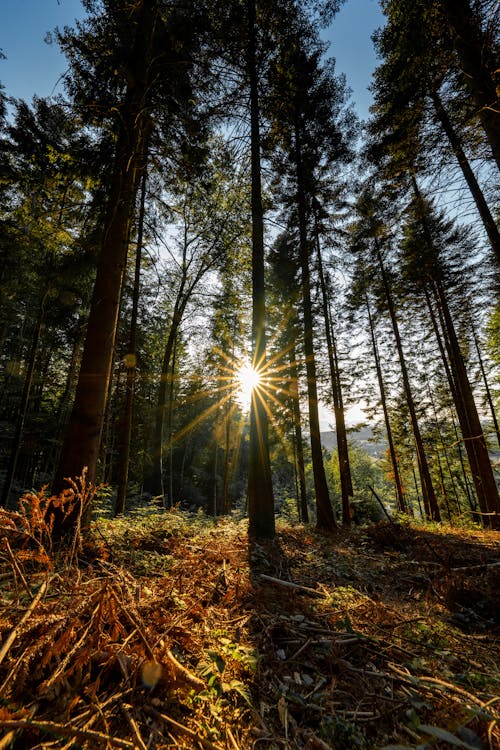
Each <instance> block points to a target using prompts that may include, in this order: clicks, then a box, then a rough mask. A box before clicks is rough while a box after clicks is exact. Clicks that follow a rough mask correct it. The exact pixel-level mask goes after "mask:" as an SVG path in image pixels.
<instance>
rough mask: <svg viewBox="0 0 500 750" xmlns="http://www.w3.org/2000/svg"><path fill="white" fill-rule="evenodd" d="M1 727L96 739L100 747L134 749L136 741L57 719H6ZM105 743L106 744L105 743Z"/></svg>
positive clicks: (1, 723)
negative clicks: (78, 726) (58, 721)
mask: <svg viewBox="0 0 500 750" xmlns="http://www.w3.org/2000/svg"><path fill="white" fill-rule="evenodd" d="M0 727H4V728H5V729H39V730H40V731H41V732H49V733H51V734H56V735H62V736H63V737H74V738H76V739H82V740H94V742H99V743H101V744H100V747H106V744H108V743H109V744H110V745H115V747H124V748H132V750H133V749H134V743H133V742H129V741H128V740H122V739H120V738H119V737H112V736H111V735H110V734H104V733H103V732H97V731H95V730H93V729H77V727H72V726H68V725H67V724H58V723H57V722H55V721H32V720H31V719H25V720H24V721H23V720H22V719H6V720H4V721H0ZM103 743H104V744H103Z"/></svg>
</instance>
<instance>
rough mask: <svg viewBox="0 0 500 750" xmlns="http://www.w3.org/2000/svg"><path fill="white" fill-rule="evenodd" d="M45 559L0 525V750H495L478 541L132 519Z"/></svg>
mask: <svg viewBox="0 0 500 750" xmlns="http://www.w3.org/2000/svg"><path fill="white" fill-rule="evenodd" d="M35 520H36V519H35ZM44 534H45V535H44ZM42 545H43V546H42ZM49 546H50V539H49V535H47V534H46V533H45V532H42V531H40V524H39V523H38V525H37V523H35V521H34V520H33V517H32V518H31V519H30V518H29V517H28V514H27V511H26V510H25V511H24V512H23V513H17V514H16V513H13V512H7V511H2V512H1V517H0V634H1V643H0V750H4V749H6V748H9V747H12V748H17V749H19V748H23V749H24V748H40V750H41V749H42V748H44V749H47V750H48V748H58V749H62V748H64V749H65V750H69V749H70V748H96V749H99V750H102V749H104V748H131V749H133V748H139V750H145V749H146V748H151V750H155V749H157V750H163V749H166V748H189V750H198V748H200V749H201V748H208V749H209V750H283V749H285V750H295V749H301V750H325V749H328V748H333V749H334V750H372V749H377V750H378V749H379V748H383V747H398V748H400V747H412V748H422V749H423V748H440V749H443V748H465V749H467V748H469V750H470V749H471V748H472V749H473V750H480V749H481V748H482V749H483V750H494V749H495V748H497V749H498V748H500V722H499V713H498V712H499V706H500V689H499V688H500V642H499V638H498V636H499V634H500V631H499V624H500V600H499V591H500V555H499V551H500V534H499V533H498V532H483V531H480V530H465V529H452V528H450V527H447V526H443V527H442V528H438V527H437V526H433V527H423V526H422V527H420V526H415V525H398V524H394V523H389V522H385V523H379V524H376V525H372V526H365V527H356V528H353V529H350V530H346V529H339V530H338V531H337V532H336V533H334V534H333V535H322V534H319V533H317V532H315V531H314V530H312V529H311V528H306V527H303V526H298V525H286V524H278V534H277V537H276V540H275V541H273V542H266V543H251V544H249V541H248V538H247V533H246V524H245V522H244V521H241V522H237V521H234V520H220V521H216V522H215V521H213V520H210V519H206V518H203V517H201V516H193V515H185V514H183V513H181V512H179V511H173V512H167V513H151V512H150V513H146V512H145V511H137V512H136V513H135V514H132V515H130V516H127V518H125V519H117V520H111V519H104V518H103V519H101V520H99V521H97V522H95V523H94V524H93V527H92V535H91V539H90V540H89V541H87V542H85V544H84V545H83V547H82V548H80V549H79V542H78V540H75V544H74V545H73V546H70V548H68V549H67V550H66V551H65V553H64V554H63V553H62V552H59V553H58V554H55V553H51V552H50V549H49Z"/></svg>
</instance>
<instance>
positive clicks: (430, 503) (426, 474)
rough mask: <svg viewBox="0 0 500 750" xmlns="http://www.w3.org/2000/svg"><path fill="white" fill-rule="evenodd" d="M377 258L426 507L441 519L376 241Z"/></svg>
mask: <svg viewBox="0 0 500 750" xmlns="http://www.w3.org/2000/svg"><path fill="white" fill-rule="evenodd" d="M376 250H377V258H378V263H379V267H380V272H381V274H382V281H383V284H384V290H385V295H386V302H387V308H388V310H389V315H390V318H391V322H392V330H393V332H394V338H395V340H396V348H397V351H398V357H399V364H400V367H401V375H402V377H403V387H404V391H405V396H406V401H407V404H408V410H409V412H410V419H411V426H412V430H413V438H414V440H415V449H416V452H417V463H418V468H419V473H420V480H421V485H422V495H423V498H424V507H425V512H426V514H427V516H428V517H429V518H430V519H431V520H433V521H441V514H440V512H439V506H438V503H437V499H436V493H435V491H434V486H433V484H432V478H431V475H430V471H429V465H428V463H427V456H426V455H425V450H424V444H423V441H422V435H421V433H420V428H419V426H418V419H417V413H416V410H415V402H414V400H413V394H412V391H411V386H410V378H409V377H408V369H407V367H406V360H405V356H404V352H403V345H402V342H401V335H400V333H399V326H398V321H397V317H396V310H395V308H394V302H393V300H392V294H391V290H390V288H389V282H388V280H387V274H386V272H385V267H384V263H383V260H382V254H381V252H380V248H379V246H378V243H377V242H376Z"/></svg>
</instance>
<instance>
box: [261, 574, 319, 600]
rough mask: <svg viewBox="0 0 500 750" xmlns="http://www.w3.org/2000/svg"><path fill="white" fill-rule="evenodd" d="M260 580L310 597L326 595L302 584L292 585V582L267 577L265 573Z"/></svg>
mask: <svg viewBox="0 0 500 750" xmlns="http://www.w3.org/2000/svg"><path fill="white" fill-rule="evenodd" d="M260 579H261V580H262V581H268V582H269V583H274V584H275V585H276V586H283V587H284V588H287V589H295V590H296V591H303V592H304V593H305V594H309V595H310V596H318V597H321V598H322V597H323V596H324V594H321V593H320V592H319V591H316V589H311V588H309V586H301V585H300V583H292V581H282V580H281V578H273V576H266V575H264V573H261V575H260Z"/></svg>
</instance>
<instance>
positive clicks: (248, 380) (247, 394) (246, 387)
mask: <svg viewBox="0 0 500 750" xmlns="http://www.w3.org/2000/svg"><path fill="white" fill-rule="evenodd" d="M236 375H237V382H238V386H237V387H238V401H239V403H240V405H241V407H242V408H243V409H245V410H248V409H249V408H250V403H251V401H252V393H253V391H254V389H255V388H257V386H258V385H259V383H260V382H261V376H260V374H259V373H258V372H257V370H255V369H254V368H253V367H252V365H251V364H250V363H249V362H245V363H244V364H243V365H242V366H241V367H240V369H239V370H238V372H237V374H236Z"/></svg>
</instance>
